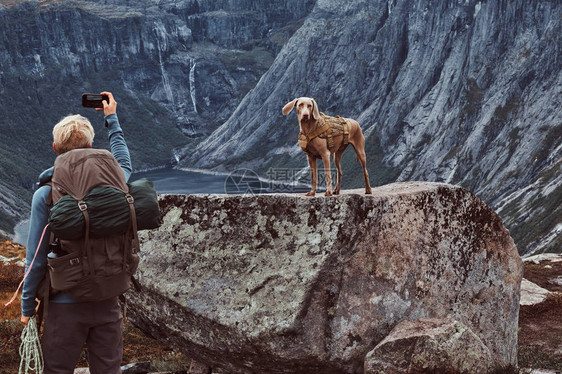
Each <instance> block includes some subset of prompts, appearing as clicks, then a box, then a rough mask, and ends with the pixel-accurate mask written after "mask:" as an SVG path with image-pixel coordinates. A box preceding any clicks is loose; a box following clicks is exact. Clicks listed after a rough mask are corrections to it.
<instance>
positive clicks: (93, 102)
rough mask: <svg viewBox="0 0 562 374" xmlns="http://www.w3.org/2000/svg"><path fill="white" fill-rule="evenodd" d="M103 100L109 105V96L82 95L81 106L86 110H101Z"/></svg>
mask: <svg viewBox="0 0 562 374" xmlns="http://www.w3.org/2000/svg"><path fill="white" fill-rule="evenodd" d="M103 100H105V101H107V102H108V103H109V96H108V95H104V94H91V93H85V94H82V106H83V107H86V108H102V109H103Z"/></svg>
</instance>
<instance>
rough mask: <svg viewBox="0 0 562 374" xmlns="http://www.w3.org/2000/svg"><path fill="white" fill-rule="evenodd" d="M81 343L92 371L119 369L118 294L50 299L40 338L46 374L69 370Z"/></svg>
mask: <svg viewBox="0 0 562 374" xmlns="http://www.w3.org/2000/svg"><path fill="white" fill-rule="evenodd" d="M84 344H86V345H87V347H88V362H89V366H90V373H91V374H119V373H121V359H122V357H123V316H122V314H121V307H120V305H119V298H118V297H114V298H111V299H108V300H104V301H95V302H87V303H75V304H57V303H50V304H49V310H48V314H47V319H46V321H45V329H44V331H43V337H42V339H41V345H42V349H43V357H44V361H45V374H72V373H74V368H75V367H76V364H77V363H78V360H79V359H80V354H81V353H82V348H83V347H84Z"/></svg>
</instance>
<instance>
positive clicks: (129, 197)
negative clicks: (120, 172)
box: [125, 194, 135, 204]
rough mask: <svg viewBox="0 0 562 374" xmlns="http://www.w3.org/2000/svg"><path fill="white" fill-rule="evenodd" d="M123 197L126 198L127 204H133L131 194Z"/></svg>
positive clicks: (133, 200)
mask: <svg viewBox="0 0 562 374" xmlns="http://www.w3.org/2000/svg"><path fill="white" fill-rule="evenodd" d="M125 197H126V198H127V202H128V203H129V204H133V203H134V202H135V199H134V197H133V196H132V195H131V194H127V195H125Z"/></svg>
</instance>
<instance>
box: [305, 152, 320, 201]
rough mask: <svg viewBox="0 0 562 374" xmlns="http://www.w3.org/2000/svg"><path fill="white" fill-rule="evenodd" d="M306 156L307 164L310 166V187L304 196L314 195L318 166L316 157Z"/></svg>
mask: <svg viewBox="0 0 562 374" xmlns="http://www.w3.org/2000/svg"><path fill="white" fill-rule="evenodd" d="M307 156H308V165H309V166H310V181H311V183H312V189H311V190H310V192H307V193H306V196H314V195H316V186H317V185H318V166H317V165H316V157H312V156H309V155H307Z"/></svg>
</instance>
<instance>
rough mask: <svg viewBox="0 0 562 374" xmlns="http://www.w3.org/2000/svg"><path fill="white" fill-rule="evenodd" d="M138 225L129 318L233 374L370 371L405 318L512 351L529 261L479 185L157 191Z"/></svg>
mask: <svg viewBox="0 0 562 374" xmlns="http://www.w3.org/2000/svg"><path fill="white" fill-rule="evenodd" d="M160 206H161V210H162V213H163V221H164V223H163V225H162V227H161V228H160V229H158V230H154V231H150V232H144V233H142V235H141V242H142V252H141V264H140V266H139V271H138V280H139V283H140V286H141V288H140V291H132V292H129V293H128V298H129V305H130V309H129V310H130V311H129V316H130V318H131V320H132V321H133V323H134V324H135V325H137V326H138V327H139V328H141V329H142V330H144V331H145V332H147V333H149V334H150V335H152V336H154V337H156V338H158V339H160V340H163V341H165V342H167V343H168V344H170V345H172V346H174V347H176V348H177V349H179V350H181V351H183V352H184V353H186V354H187V355H189V356H191V357H193V358H195V359H198V360H199V361H201V362H205V363H207V364H209V365H211V366H214V367H222V368H224V369H227V370H228V372H230V373H287V372H293V373H298V372H301V373H326V374H328V373H362V372H363V362H364V359H365V356H366V355H367V353H368V352H370V351H371V350H373V348H374V347H375V346H376V345H377V344H379V343H380V342H381V341H382V340H383V339H384V338H385V337H386V336H387V335H388V334H389V333H390V332H391V330H392V329H393V328H394V327H395V326H396V325H397V324H399V323H400V322H402V321H404V320H412V319H420V318H449V319H451V320H455V321H458V322H460V323H462V325H463V326H466V327H467V328H468V329H470V331H471V332H472V333H474V335H475V336H476V337H477V338H478V339H479V340H480V341H481V342H482V344H483V345H484V346H485V347H486V349H487V351H488V352H489V360H491V362H492V363H493V364H494V365H495V366H502V365H504V366H506V365H515V364H516V361H517V320H518V314H519V292H520V283H521V276H522V264H521V258H520V257H519V255H518V253H517V250H516V248H515V246H514V244H513V240H512V239H511V237H510V235H509V233H508V231H507V230H506V229H505V228H504V227H503V225H502V221H501V219H500V218H499V217H498V216H497V215H496V214H495V213H494V212H493V211H492V210H491V209H490V208H489V207H488V206H486V205H485V204H484V203H483V202H482V201H481V200H479V199H478V198H477V197H475V196H474V195H473V194H471V193H470V192H468V191H466V190H464V189H462V188H460V187H455V186H451V185H447V184H440V183H423V182H411V183H395V184H390V185H387V186H384V187H379V188H375V189H374V190H373V194H372V195H363V194H362V193H361V192H360V191H359V190H356V191H355V190H354V191H344V193H343V194H342V195H340V196H332V197H324V196H319V197H315V198H310V197H304V196H300V195H292V194H274V195H256V196H249V195H245V196H242V195H240V196H229V195H162V196H161V197H160Z"/></svg>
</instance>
